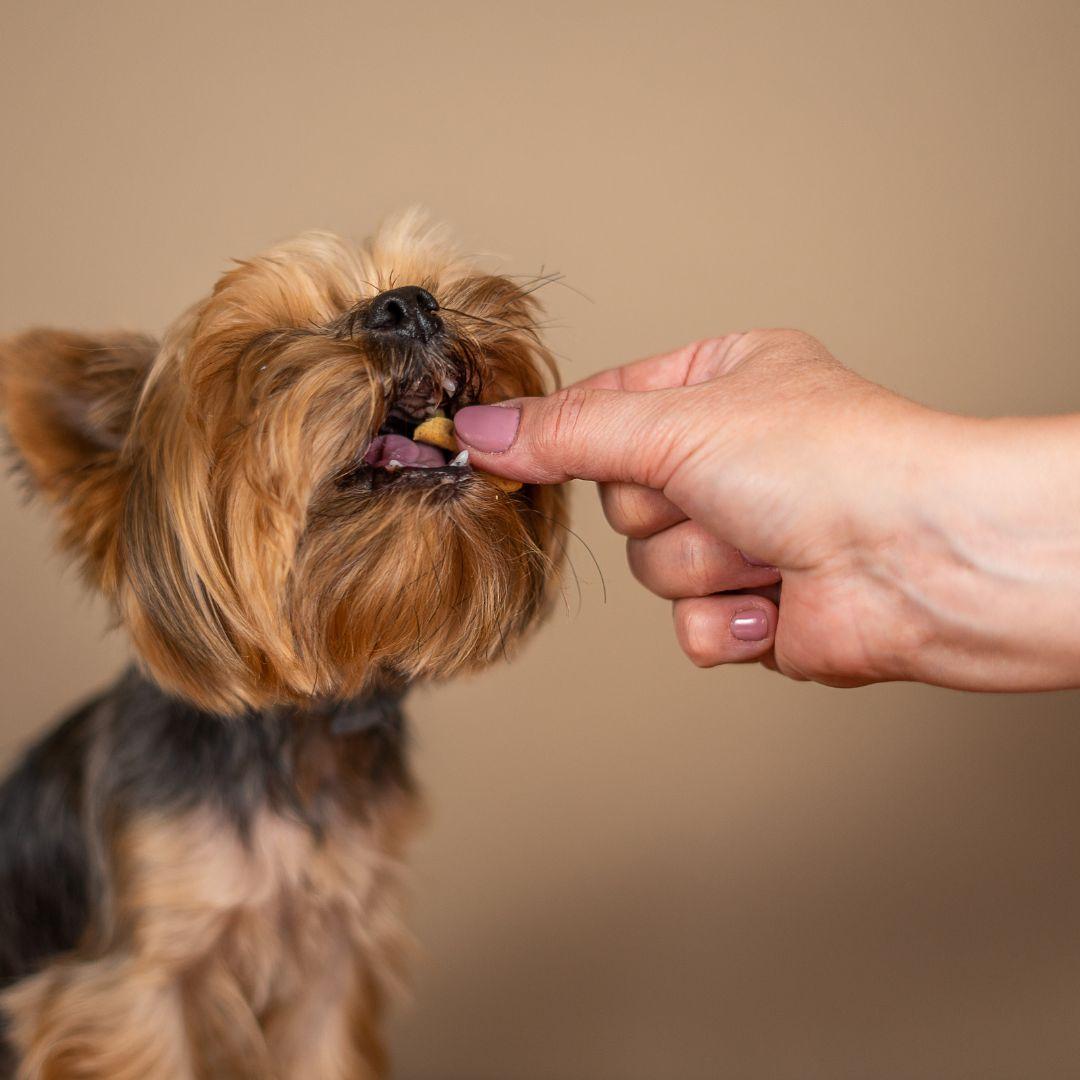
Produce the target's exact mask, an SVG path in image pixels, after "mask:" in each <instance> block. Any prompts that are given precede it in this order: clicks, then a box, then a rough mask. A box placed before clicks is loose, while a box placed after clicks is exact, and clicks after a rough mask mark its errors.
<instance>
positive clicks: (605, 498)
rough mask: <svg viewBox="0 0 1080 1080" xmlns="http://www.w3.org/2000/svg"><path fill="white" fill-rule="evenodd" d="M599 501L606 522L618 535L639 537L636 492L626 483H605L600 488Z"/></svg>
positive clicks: (637, 498) (638, 500)
mask: <svg viewBox="0 0 1080 1080" xmlns="http://www.w3.org/2000/svg"><path fill="white" fill-rule="evenodd" d="M600 501H601V503H602V505H603V507H604V517H606V518H607V521H608V524H609V525H610V526H611V527H612V528H613V529H614V530H615V531H616V532H617V533H619V534H620V535H622V536H629V537H635V538H636V537H640V536H641V535H642V534H641V532H640V525H639V521H640V517H641V515H640V513H639V511H638V504H639V503H640V497H639V495H638V493H637V492H636V491H635V490H634V489H633V488H632V487H629V486H628V485H626V484H605V485H604V486H603V487H602V488H601V490H600Z"/></svg>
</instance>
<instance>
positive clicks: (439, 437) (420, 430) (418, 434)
mask: <svg viewBox="0 0 1080 1080" xmlns="http://www.w3.org/2000/svg"><path fill="white" fill-rule="evenodd" d="M412 437H413V442H418V443H427V444H428V445H429V446H437V447H439V449H440V450H449V451H450V453H451V454H457V453H458V452H459V451H460V450H461V447H460V446H458V441H457V436H456V435H455V434H454V421H453V420H450V419H448V418H447V417H445V416H433V417H432V418H431V419H430V420H425V421H424V422H423V423H422V424H420V425H419V426H418V427H417V429H416V430H415V431H414V432H413V435H412ZM476 475H477V476H482V477H483V478H484V479H485V480H486V481H487V482H488V483H489V484H494V485H495V487H497V488H498V489H499V490H500V491H505V492H507V494H509V493H510V492H513V491H519V490H520V489H521V481H520V480H510V479H508V478H507V477H505V476H495V475H494V474H493V473H489V472H484V471H483V470H482V469H477V470H476Z"/></svg>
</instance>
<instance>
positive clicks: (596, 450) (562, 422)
mask: <svg viewBox="0 0 1080 1080" xmlns="http://www.w3.org/2000/svg"><path fill="white" fill-rule="evenodd" d="M685 393H687V391H686V390H685V389H681V388H680V389H677V390H653V391H644V392H630V391H624V390H596V389H591V388H588V387H583V386H568V387H566V389H564V390H559V391H558V392H556V393H554V394H551V395H550V396H548V397H542V398H517V399H514V400H511V401H505V402H502V403H501V404H499V405H469V406H466V407H465V408H463V409H459V410H458V412H457V414H456V415H455V417H454V428H455V430H456V432H457V437H458V442H459V443H461V444H462V445H463V446H465V447H467V448H468V450H469V456H470V458H471V460H472V462H473V463H474V464H475V465H478V466H480V467H481V468H483V469H485V470H487V471H488V472H492V473H495V474H497V475H499V476H508V477H512V478H513V479H515V480H522V481H524V482H525V483H527V484H558V483H562V482H563V481H564V480H570V479H575V478H577V479H581V480H598V481H608V480H623V481H628V482H631V483H636V484H644V485H646V486H649V487H663V486H664V484H665V483H666V482H667V479H668V477H669V476H670V473H671V471H672V470H673V469H674V462H675V460H677V455H676V454H673V453H672V450H673V449H677V445H676V444H677V442H678V434H679V430H680V429H681V428H682V426H683V425H682V423H681V422H680V420H679V413H680V412H682V410H681V409H680V405H681V404H682V403H681V402H679V401H678V400H675V399H676V396H677V395H679V394H685ZM687 404H688V403H687Z"/></svg>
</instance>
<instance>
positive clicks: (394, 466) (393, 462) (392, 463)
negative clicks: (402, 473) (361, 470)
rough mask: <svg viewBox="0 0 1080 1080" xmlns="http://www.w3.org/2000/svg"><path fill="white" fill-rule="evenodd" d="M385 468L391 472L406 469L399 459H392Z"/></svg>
mask: <svg viewBox="0 0 1080 1080" xmlns="http://www.w3.org/2000/svg"><path fill="white" fill-rule="evenodd" d="M384 468H387V469H390V470H394V469H404V468H405V466H404V465H403V464H402V463H401V462H400V461H398V460H397V458H391V459H390V460H389V461H388V462H387V463H386V465H385V466H384Z"/></svg>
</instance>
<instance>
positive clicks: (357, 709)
mask: <svg viewBox="0 0 1080 1080" xmlns="http://www.w3.org/2000/svg"><path fill="white" fill-rule="evenodd" d="M400 699H401V694H400V693H379V694H372V695H369V696H368V697H366V698H363V699H358V700H356V701H353V702H347V703H343V704H337V705H327V706H325V707H319V708H316V709H315V710H313V711H311V712H306V713H301V712H300V711H299V710H296V709H293V708H281V709H273V710H268V711H266V712H263V713H249V714H247V715H245V716H242V717H240V718H222V717H218V716H213V715H211V714H208V713H203V712H199V711H198V710H196V709H194V708H192V707H191V706H189V705H186V704H184V703H183V702H181V701H178V700H176V699H174V698H170V697H168V696H167V695H165V694H164V693H163V692H162V691H161V690H159V689H158V688H157V687H156V686H154V685H153V684H152V683H150V682H148V681H147V680H146V679H145V678H143V677H142V676H141V675H140V674H138V673H137V672H135V671H134V670H132V671H129V672H127V673H126V674H125V675H124V676H123V677H121V679H120V680H119V681H118V682H117V683H116V684H115V685H114V686H113V687H112V688H111V689H109V690H108V691H106V692H105V693H104V694H102V695H101V696H100V697H98V698H96V699H95V700H93V701H91V702H89V703H88V704H86V705H84V706H83V707H82V708H80V709H79V710H78V711H77V712H75V713H73V714H72V715H71V716H70V717H68V718H67V719H66V720H64V721H63V722H62V723H61V724H60V725H59V726H58V727H57V728H56V729H55V730H54V731H52V732H51V733H50V734H49V735H47V736H46V737H45V738H44V739H43V740H42V741H41V742H39V743H38V744H37V745H35V746H34V747H33V748H32V749H31V750H30V751H29V752H28V753H27V754H26V756H25V757H24V758H23V760H22V761H21V762H20V763H19V764H18V765H17V766H16V768H15V769H14V770H13V772H12V773H11V774H10V775H9V776H8V778H7V780H6V781H4V783H3V784H2V785H0V987H2V986H4V985H7V984H9V983H11V982H12V981H14V980H16V979H19V978H22V977H23V976H25V975H27V974H30V973H31V972H33V971H35V970H37V969H38V968H39V967H40V966H41V965H42V964H43V963H44V962H45V961H47V960H48V959H49V957H51V956H53V955H55V954H57V953H62V952H66V951H68V950H70V949H73V948H74V947H75V946H76V945H77V944H78V943H79V941H80V939H82V938H83V937H84V935H85V934H86V933H87V931H88V929H89V928H90V927H91V921H92V919H93V916H94V910H95V906H96V905H97V903H98V901H99V900H100V899H101V896H102V890H103V889H104V887H105V882H106V881H107V880H108V866H107V865H106V864H107V860H108V850H109V843H108V840H109V837H110V835H111V834H112V833H113V832H114V831H115V829H116V828H117V826H119V825H121V824H122V823H123V822H124V821H126V820H130V819H132V818H133V817H135V816H137V815H138V814H139V813H141V812H144V811H147V810H151V809H153V810H159V811H160V810H164V811H166V812H172V813H182V812H183V811H184V810H188V809H191V808H192V807H195V806H197V805H200V804H208V805H209V806H210V807H211V808H212V809H214V810H216V811H217V812H218V813H220V814H221V816H222V819H223V822H224V823H225V824H226V825H231V826H232V827H233V828H235V829H236V831H237V832H238V834H239V835H240V836H241V837H246V836H247V835H248V831H249V829H250V826H251V822H252V819H253V817H254V815H255V813H256V812H257V811H259V810H261V809H263V808H268V809H271V810H274V811H275V812H278V813H281V814H285V815H288V816H291V817H294V818H296V819H297V820H300V821H302V822H304V823H305V824H306V825H307V826H308V827H309V828H310V829H311V830H312V831H313V832H314V833H315V834H316V835H319V834H320V833H321V832H322V829H323V827H324V823H325V817H326V814H327V811H328V809H329V808H330V807H331V806H334V807H340V806H342V805H345V806H346V807H347V808H348V809H349V810H350V811H351V812H353V813H358V814H360V815H362V814H363V812H364V806H365V804H369V803H370V801H371V800H373V799H374V798H376V797H377V796H378V795H379V793H380V792H381V791H382V790H384V789H385V788H386V787H387V786H396V787H400V788H406V789H411V780H410V777H409V775H408V771H407V768H406V763H405V746H404V721H403V717H402V713H401V709H400ZM330 740H332V742H333V745H332V747H330V748H329V749H330V752H329V753H326V750H327V743H328V741H330ZM320 750H321V751H322V752H321V753H320ZM312 761H315V762H316V765H315V766H312ZM327 761H331V762H332V765H330V766H327V764H326V762H327Z"/></svg>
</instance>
